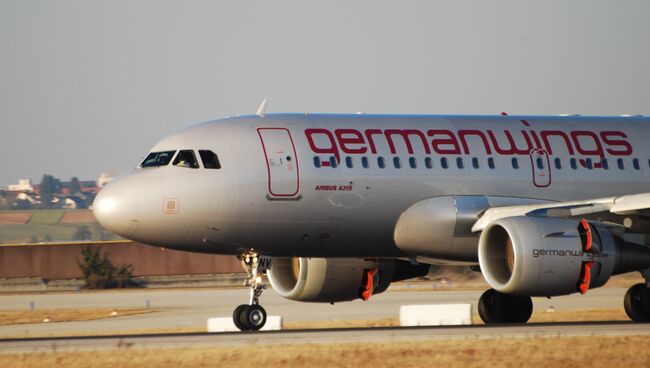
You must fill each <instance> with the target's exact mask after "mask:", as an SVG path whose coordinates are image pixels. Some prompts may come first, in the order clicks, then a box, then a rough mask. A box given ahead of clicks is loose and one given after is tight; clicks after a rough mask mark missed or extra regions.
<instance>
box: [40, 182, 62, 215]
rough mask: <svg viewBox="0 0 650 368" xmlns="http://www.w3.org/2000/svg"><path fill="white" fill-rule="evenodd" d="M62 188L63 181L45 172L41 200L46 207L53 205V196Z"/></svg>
mask: <svg viewBox="0 0 650 368" xmlns="http://www.w3.org/2000/svg"><path fill="white" fill-rule="evenodd" d="M60 189H61V181H60V180H59V179H56V178H54V177H53V176H52V175H48V174H45V175H43V179H41V202H42V206H43V207H44V208H50V207H52V198H53V197H54V195H55V194H57V193H58V192H59V190H60Z"/></svg>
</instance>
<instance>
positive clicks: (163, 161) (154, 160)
mask: <svg viewBox="0 0 650 368" xmlns="http://www.w3.org/2000/svg"><path fill="white" fill-rule="evenodd" d="M174 153H176V151H162V152H151V153H150V154H148V155H147V157H146V158H145V159H144V161H142V163H141V164H140V167H158V166H166V165H167V164H169V161H171V160H172V157H174Z"/></svg>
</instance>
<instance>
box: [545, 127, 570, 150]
mask: <svg viewBox="0 0 650 368" xmlns="http://www.w3.org/2000/svg"><path fill="white" fill-rule="evenodd" d="M541 134H542V140H543V141H544V147H546V152H547V153H548V154H549V155H552V154H553V147H552V146H551V143H550V142H549V139H548V137H549V136H557V137H561V138H562V139H564V144H566V147H567V151H568V152H569V154H570V155H572V156H573V155H574V152H573V145H572V144H571V141H570V140H569V137H568V136H567V135H566V133H564V132H563V131H561V130H544V131H542V133H541Z"/></svg>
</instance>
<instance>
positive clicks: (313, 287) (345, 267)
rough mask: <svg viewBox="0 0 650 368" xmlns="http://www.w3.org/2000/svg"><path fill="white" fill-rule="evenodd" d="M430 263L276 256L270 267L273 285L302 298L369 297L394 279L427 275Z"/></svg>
mask: <svg viewBox="0 0 650 368" xmlns="http://www.w3.org/2000/svg"><path fill="white" fill-rule="evenodd" d="M428 272H429V266H428V265H412V264H410V263H408V262H404V261H399V260H374V259H373V260H370V259H361V258H297V257H294V258H273V261H272V263H271V268H270V269H269V271H268V277H269V281H270V283H271V286H273V289H274V290H275V291H276V292H277V293H278V294H280V296H283V297H285V298H287V299H291V300H297V301H302V302H341V301H349V300H354V299H358V298H361V299H368V298H369V297H370V296H371V295H374V294H379V293H382V292H384V291H386V289H387V288H388V286H389V285H390V283H391V282H393V281H400V280H405V279H409V278H413V277H418V276H424V275H426V274H427V273H428Z"/></svg>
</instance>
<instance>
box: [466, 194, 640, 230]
mask: <svg viewBox="0 0 650 368" xmlns="http://www.w3.org/2000/svg"><path fill="white" fill-rule="evenodd" d="M648 211H650V193H641V194H631V195H624V196H619V197H607V198H597V199H588V200H584V201H569V202H556V203H542V204H533V205H520V206H505V207H493V208H490V209H487V210H486V211H485V212H483V214H482V216H481V217H480V218H479V219H478V221H476V223H475V224H474V226H472V232H480V231H483V229H485V227H486V226H487V225H488V224H489V223H491V222H493V221H495V220H498V219H501V218H506V217H513V216H533V217H555V218H571V217H578V216H588V215H593V214H598V213H611V214H614V215H621V216H623V215H635V214H646V213H648Z"/></svg>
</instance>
